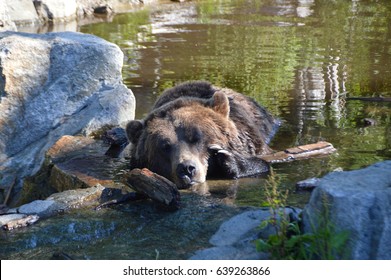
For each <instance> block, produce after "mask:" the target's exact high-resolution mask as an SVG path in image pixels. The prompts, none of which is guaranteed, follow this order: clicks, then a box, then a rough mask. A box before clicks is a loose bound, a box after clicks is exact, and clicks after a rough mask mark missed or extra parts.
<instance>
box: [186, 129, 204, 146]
mask: <svg viewBox="0 0 391 280" xmlns="http://www.w3.org/2000/svg"><path fill="white" fill-rule="evenodd" d="M201 139H202V132H201V130H200V129H198V128H193V129H192V130H191V131H190V135H188V140H189V142H190V143H193V144H194V143H198V142H200V141H201Z"/></svg>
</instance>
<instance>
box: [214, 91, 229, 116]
mask: <svg viewBox="0 0 391 280" xmlns="http://www.w3.org/2000/svg"><path fill="white" fill-rule="evenodd" d="M211 103H212V104H211V105H212V108H213V110H214V111H216V112H217V113H219V114H221V115H223V116H224V117H225V118H227V119H228V117H229V100H228V97H227V95H225V94H224V93H223V92H220V91H216V92H215V93H214V94H213V96H212V102H211Z"/></svg>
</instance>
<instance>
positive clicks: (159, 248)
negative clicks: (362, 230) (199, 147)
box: [0, 0, 391, 259]
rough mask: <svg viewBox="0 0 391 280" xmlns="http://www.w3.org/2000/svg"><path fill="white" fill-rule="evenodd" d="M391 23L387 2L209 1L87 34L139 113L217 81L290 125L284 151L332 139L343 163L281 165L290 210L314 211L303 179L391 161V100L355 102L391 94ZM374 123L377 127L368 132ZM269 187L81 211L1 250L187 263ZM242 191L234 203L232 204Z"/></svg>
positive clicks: (278, 144)
mask: <svg viewBox="0 0 391 280" xmlns="http://www.w3.org/2000/svg"><path fill="white" fill-rule="evenodd" d="M390 27H391V2H390V1H388V0H380V1H345V0H336V1H326V0H318V1H315V0H308V1H290V0H278V1H277V0H271V1H258V0H257V1H255V0H250V1H237V0H226V1H217V0H200V1H191V2H188V3H181V4H173V3H170V4H168V3H167V4H162V5H160V6H156V7H153V8H145V9H142V10H139V11H136V12H133V13H129V14H121V15H117V16H115V17H114V18H113V19H112V20H111V22H104V23H97V24H92V25H85V26H82V27H80V31H81V32H84V33H91V34H95V35H97V36H100V37H103V38H104V39H106V40H108V41H111V42H113V43H116V44H118V45H119V46H120V47H121V49H122V50H123V52H124V54H125V59H124V67H123V78H124V82H125V83H126V85H127V86H128V87H129V88H131V89H132V91H133V92H134V94H135V96H136V100H137V111H136V116H137V117H138V118H142V117H143V116H144V115H145V114H146V113H147V112H148V111H149V110H150V109H151V107H152V106H153V103H154V102H155V100H156V98H157V97H158V96H159V94H160V93H161V92H162V91H163V90H164V89H166V88H169V87H171V86H173V85H175V84H177V83H179V82H183V81H187V80H208V81H210V82H212V83H213V84H216V85H218V86H223V87H229V88H232V89H235V90H237V91H238V92H242V93H244V94H246V95H249V96H251V97H253V98H255V99H256V100H257V101H258V102H260V103H261V104H262V105H264V106H265V107H266V108H268V109H269V110H270V111H271V112H272V113H273V114H274V115H275V116H277V117H278V118H280V119H281V120H282V126H281V128H280V130H279V131H278V133H277V134H276V136H275V138H274V139H273V141H272V143H271V147H272V148H273V149H275V150H282V149H285V148H287V147H291V146H296V145H301V144H308V143H312V142H316V141H319V140H325V141H328V142H331V143H332V144H333V145H334V146H335V147H336V148H337V153H335V154H333V155H332V156H329V157H324V158H316V159H310V160H303V161H296V162H291V163H283V164H276V165H274V166H273V168H274V171H275V173H276V174H277V175H278V176H279V177H280V179H281V185H280V188H281V189H289V190H290V196H289V202H290V204H292V205H294V206H303V205H304V204H305V203H306V202H307V201H308V199H309V195H310V194H309V193H298V192H296V191H295V187H294V186H295V183H296V182H297V181H299V180H303V179H306V178H310V177H321V176H323V175H325V174H326V173H328V172H330V171H332V170H335V169H336V168H342V169H344V170H352V169H357V168H361V167H364V166H367V165H369V164H372V163H374V162H377V161H381V160H385V159H390V158H391V129H390V123H391V117H390V116H391V105H390V103H389V102H363V101H357V100H348V99H347V97H352V96H366V97H373V96H380V95H381V96H385V97H391V83H390V82H389V81H391V70H390V67H389V65H391V49H390V47H389V46H390V45H391V29H390ZM364 118H371V119H374V120H375V121H376V125H375V126H365V124H364V122H363V119H364ZM264 180H265V179H262V178H247V179H241V180H238V181H235V182H232V181H220V182H218V183H216V182H209V184H210V187H211V189H212V191H211V195H210V196H197V195H194V194H185V195H184V200H185V207H183V209H181V210H180V211H178V212H175V213H165V212H159V211H156V210H155V209H154V208H153V206H151V205H149V204H148V203H147V204H145V203H135V204H131V205H127V206H121V207H118V208H113V209H106V210H103V211H99V212H94V211H89V210H86V211H82V212H80V211H75V212H74V213H72V214H71V215H63V216H58V217H56V218H53V219H50V220H46V221H42V222H41V223H40V224H38V225H37V226H34V227H30V228H28V229H22V230H18V231H16V232H11V233H7V234H6V233H2V237H1V239H0V243H1V247H0V248H1V250H4V248H7V249H6V250H7V256H8V257H9V258H51V256H52V255H53V253H55V252H57V251H64V253H66V254H68V255H70V256H72V257H74V258H81V259H88V258H92V259H102V258H104V259H117V258H123V259H144V258H147V259H154V258H156V256H157V255H159V257H160V258H162V259H171V258H187V257H189V256H190V253H191V252H193V251H194V250H196V249H198V248H201V247H203V246H207V241H208V239H209V238H210V236H211V234H212V233H213V232H214V231H215V230H216V229H217V227H218V225H219V224H221V222H222V221H223V220H224V219H226V218H228V217H230V216H232V215H234V214H235V213H237V212H239V211H241V209H240V207H237V206H241V207H248V206H259V205H261V204H262V202H263V200H264V199H263V192H262V186H263V185H264ZM235 188H236V190H235V196H236V197H235V200H229V199H226V193H227V192H226V190H227V189H228V190H229V189H235ZM222 189H223V190H224V191H222ZM224 199H225V202H228V203H231V204H233V205H234V206H227V205H224V204H221V203H220V202H221V201H222V200H224ZM4 243H7V245H6V247H3V244H4ZM1 254H4V251H3V252H1Z"/></svg>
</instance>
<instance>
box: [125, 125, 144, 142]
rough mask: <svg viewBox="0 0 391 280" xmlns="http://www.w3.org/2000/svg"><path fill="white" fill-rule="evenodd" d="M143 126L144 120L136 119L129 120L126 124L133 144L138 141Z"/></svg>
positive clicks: (127, 132)
mask: <svg viewBox="0 0 391 280" xmlns="http://www.w3.org/2000/svg"><path fill="white" fill-rule="evenodd" d="M143 128H144V123H143V122H142V121H139V120H134V121H130V122H128V124H127V125H126V136H127V137H128V139H129V141H130V142H131V143H133V144H136V143H137V141H138V139H139V138H140V135H141V132H142V130H143Z"/></svg>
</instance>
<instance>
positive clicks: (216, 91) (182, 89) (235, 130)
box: [126, 81, 278, 188]
mask: <svg viewBox="0 0 391 280" xmlns="http://www.w3.org/2000/svg"><path fill="white" fill-rule="evenodd" d="M277 126H278V121H277V120H276V119H274V118H273V117H272V116H271V114H269V113H268V112H267V111H266V110H265V109H264V108H262V107H261V106H260V105H258V104H257V103H256V102H255V101H254V100H253V99H251V98H249V97H247V96H244V95H242V94H240V93H237V92H235V91H233V90H230V89H225V88H218V87H214V86H212V85H211V84H210V83H208V82H203V81H195V82H187V83H183V84H180V85H178V86H175V87H173V88H171V89H168V90H166V91H165V92H163V94H162V95H161V96H160V97H159V99H158V100H157V101H156V103H155V105H154V107H153V109H152V111H151V112H150V113H149V114H148V115H147V116H146V117H145V118H144V119H143V120H134V121H131V122H129V123H128V125H127V127H126V134H127V137H128V139H129V141H130V142H131V143H132V148H131V168H144V167H146V168H148V169H150V170H151V171H153V172H156V173H157V174H160V175H162V176H164V177H166V178H167V179H170V180H172V181H173V182H174V183H176V185H177V186H178V188H188V187H190V186H192V185H194V184H197V183H203V182H205V180H206V178H207V177H215V178H239V177H245V176H253V175H258V174H261V173H265V172H268V170H269V167H268V164H267V163H266V162H265V161H263V160H262V159H261V158H260V157H259V156H260V155H262V154H265V153H269V152H270V149H269V147H268V142H269V140H270V139H271V137H272V136H273V134H274V132H275V130H276V127H277Z"/></svg>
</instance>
